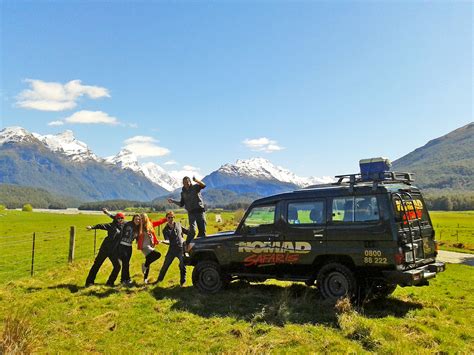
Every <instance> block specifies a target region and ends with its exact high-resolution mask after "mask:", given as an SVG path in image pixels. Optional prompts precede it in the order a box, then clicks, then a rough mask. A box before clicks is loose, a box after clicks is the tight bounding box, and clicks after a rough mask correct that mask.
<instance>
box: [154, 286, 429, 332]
mask: <svg viewBox="0 0 474 355" xmlns="http://www.w3.org/2000/svg"><path fill="white" fill-rule="evenodd" d="M150 293H151V294H152V295H153V297H155V299H157V300H161V299H173V300H176V303H174V305H173V306H172V309H174V310H179V311H186V312H191V313H194V314H197V315H199V316H201V317H215V316H218V317H233V318H237V319H242V320H245V321H249V322H251V323H260V322H265V323H268V324H272V325H277V326H282V325H284V324H287V323H294V324H308V323H309V324H320V325H327V326H337V324H338V320H337V313H336V311H335V309H334V303H332V302H329V301H325V300H323V299H322V298H321V295H320V294H319V292H318V291H317V289H316V288H308V287H306V286H303V285H298V284H293V285H291V286H287V287H283V286H278V285H267V284H258V285H255V284H252V285H249V284H246V283H242V282H234V283H232V284H231V285H230V287H229V288H228V289H226V290H223V291H221V292H219V293H217V294H214V295H203V294H200V293H199V292H198V291H197V290H195V289H194V288H191V287H184V288H180V287H175V288H161V287H159V286H157V287H155V288H153V289H152V290H150ZM421 307H422V305H421V304H419V303H415V302H410V301H402V300H399V299H395V298H388V299H385V300H379V301H373V302H370V303H368V304H366V305H364V307H363V308H360V309H358V310H359V311H360V313H362V314H363V315H364V316H366V317H369V318H384V317H387V316H395V317H404V316H405V315H406V314H407V313H408V312H409V311H410V310H413V309H419V308H421ZM356 309H357V308H356Z"/></svg>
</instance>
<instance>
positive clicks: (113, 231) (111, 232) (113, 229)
mask: <svg viewBox="0 0 474 355" xmlns="http://www.w3.org/2000/svg"><path fill="white" fill-rule="evenodd" d="M122 228H123V225H122V224H119V223H117V222H116V221H113V222H112V223H106V224H96V225H95V226H92V229H102V230H106V231H107V237H105V239H104V241H103V242H102V245H101V246H100V248H101V249H102V248H107V249H109V250H114V249H115V248H116V247H117V246H118V244H119V243H120V239H121V234H122Z"/></svg>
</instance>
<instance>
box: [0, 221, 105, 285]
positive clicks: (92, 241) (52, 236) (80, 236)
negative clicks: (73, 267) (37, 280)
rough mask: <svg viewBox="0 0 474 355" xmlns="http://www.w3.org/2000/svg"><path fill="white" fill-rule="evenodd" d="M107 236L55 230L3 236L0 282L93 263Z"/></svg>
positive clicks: (1, 241) (0, 252)
mask: <svg viewBox="0 0 474 355" xmlns="http://www.w3.org/2000/svg"><path fill="white" fill-rule="evenodd" d="M105 235H106V233H104V232H103V231H97V230H94V231H92V232H89V233H87V234H85V233H83V232H82V231H81V232H80V233H77V232H76V229H75V228H74V227H71V228H70V230H69V231H68V230H64V229H56V230H50V231H47V232H33V233H31V234H24V233H23V234H16V235H7V236H0V281H9V280H12V279H16V278H19V277H24V276H28V275H31V276H34V275H37V274H38V273H40V272H42V271H46V270H50V269H53V268H55V267H59V266H63V265H66V264H67V263H68V262H73V261H74V260H80V259H93V258H94V257H95V255H96V253H97V251H98V248H99V246H100V244H99V243H100V242H102V240H103V238H104V237H105Z"/></svg>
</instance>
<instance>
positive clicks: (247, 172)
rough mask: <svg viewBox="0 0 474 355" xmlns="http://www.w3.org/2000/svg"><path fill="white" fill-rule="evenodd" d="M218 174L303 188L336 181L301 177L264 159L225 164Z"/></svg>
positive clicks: (328, 178) (326, 178) (327, 178)
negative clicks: (276, 181) (272, 181)
mask: <svg viewBox="0 0 474 355" xmlns="http://www.w3.org/2000/svg"><path fill="white" fill-rule="evenodd" d="M218 172H221V173H224V174H229V175H235V176H243V177H250V178H255V179H265V180H278V181H281V182H288V183H292V184H295V185H297V186H301V187H304V186H309V185H314V184H321V183H329V182H332V181H334V180H333V179H332V178H330V177H322V178H316V177H309V178H306V177H299V176H297V175H295V174H294V173H293V172H291V171H289V170H288V169H285V168H283V167H281V166H277V165H274V164H273V163H271V162H270V161H269V160H267V159H264V158H251V159H247V160H242V159H239V160H237V161H236V163H235V164H225V165H223V166H221V167H220V168H219V170H218Z"/></svg>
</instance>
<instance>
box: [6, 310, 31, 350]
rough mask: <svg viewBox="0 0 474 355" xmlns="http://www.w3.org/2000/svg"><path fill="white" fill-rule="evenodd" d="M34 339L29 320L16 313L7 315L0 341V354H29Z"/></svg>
mask: <svg viewBox="0 0 474 355" xmlns="http://www.w3.org/2000/svg"><path fill="white" fill-rule="evenodd" d="M35 344H36V339H35V336H34V334H33V328H32V327H31V324H30V322H29V321H28V320H27V319H26V318H23V317H20V316H18V315H16V316H8V317H7V318H6V319H5V327H4V329H3V334H2V337H1V342H0V354H31V353H32V352H33V350H34V348H35Z"/></svg>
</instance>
